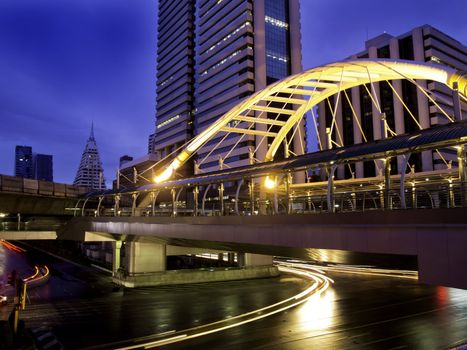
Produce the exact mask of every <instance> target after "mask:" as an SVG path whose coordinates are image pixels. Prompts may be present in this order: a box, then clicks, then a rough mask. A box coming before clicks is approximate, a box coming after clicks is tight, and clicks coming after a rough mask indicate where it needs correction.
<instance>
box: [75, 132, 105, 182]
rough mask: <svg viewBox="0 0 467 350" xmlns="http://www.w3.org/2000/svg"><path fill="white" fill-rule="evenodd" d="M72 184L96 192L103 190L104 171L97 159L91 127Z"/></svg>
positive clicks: (97, 154)
mask: <svg viewBox="0 0 467 350" xmlns="http://www.w3.org/2000/svg"><path fill="white" fill-rule="evenodd" d="M73 184H74V185H76V186H82V187H87V188H92V189H96V190H104V189H105V179H104V170H103V168H102V162H101V159H100V157H99V151H98V149H97V143H96V139H95V138H94V127H93V126H91V134H90V136H89V139H88V141H87V143H86V147H85V148H84V151H83V155H82V156H81V162H80V164H79V168H78V171H77V173H76V177H75V181H74V182H73Z"/></svg>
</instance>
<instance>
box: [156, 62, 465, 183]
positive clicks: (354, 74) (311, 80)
mask: <svg viewBox="0 0 467 350" xmlns="http://www.w3.org/2000/svg"><path fill="white" fill-rule="evenodd" d="M395 79H413V80H415V79H423V80H432V81H436V82H439V83H443V84H445V85H447V86H449V87H450V88H451V89H453V88H455V87H457V89H458V91H459V93H460V94H462V95H463V96H464V97H465V96H467V75H466V73H465V72H459V71H456V70H454V69H452V68H449V67H444V66H440V65H434V64H427V63H420V62H414V61H404V60H381V59H364V60H349V61H343V62H336V63H332V64H328V65H325V66H321V67H317V68H313V69H310V70H307V71H305V72H302V73H299V74H296V75H293V76H289V77H287V78H285V79H283V80H280V81H278V82H276V83H274V84H272V85H269V86H268V87H266V88H265V89H263V90H261V91H259V92H257V93H255V94H253V95H252V96H250V97H249V98H247V99H245V100H244V101H242V102H241V103H239V104H238V105H237V106H235V107H234V108H232V109H231V110H230V111H228V112H227V113H226V114H225V115H224V116H222V117H221V118H219V119H218V120H217V121H215V122H214V123H213V124H211V125H210V126H209V127H208V128H206V129H205V130H204V131H203V132H201V133H200V134H199V135H197V136H196V137H195V138H193V139H192V140H191V141H190V142H189V143H188V144H187V145H186V147H185V149H183V150H182V151H181V152H180V153H179V154H178V155H177V156H176V157H175V159H174V160H172V162H171V163H170V164H169V165H168V166H167V167H165V169H164V170H163V171H162V172H161V173H160V174H158V175H157V176H156V177H155V179H154V180H155V181H156V182H163V181H166V180H168V179H169V178H170V177H171V176H172V174H173V173H174V171H175V170H176V169H178V168H179V167H180V166H182V165H183V164H184V163H185V162H186V161H187V160H188V159H189V158H190V157H191V156H192V155H193V154H194V153H196V152H197V151H198V150H199V149H200V148H201V147H202V146H203V145H205V144H206V142H208V141H209V140H211V139H212V138H213V137H215V136H216V135H217V134H218V133H226V132H235V133H239V134H248V135H259V136H269V137H271V136H272V137H274V140H273V142H272V143H271V145H270V146H269V148H268V150H267V153H266V156H265V158H264V159H263V161H271V160H273V158H274V155H275V153H276V151H277V149H278V148H279V147H280V145H281V143H282V141H283V140H284V138H285V137H286V135H287V134H288V132H289V131H290V130H291V129H292V128H293V127H294V126H295V125H296V124H297V123H298V122H300V121H301V120H302V118H303V115H304V114H305V113H306V112H307V111H309V110H310V109H311V108H313V107H314V106H316V105H317V104H318V103H320V102H321V101H323V100H325V99H326V98H328V97H329V96H332V95H334V94H336V93H339V92H340V91H343V90H346V89H349V88H352V87H355V86H359V85H363V84H368V83H374V82H379V81H385V80H395ZM284 96H286V97H284ZM271 102H283V103H288V104H292V105H295V106H298V107H296V108H295V109H293V110H284V109H277V108H273V107H269V106H268V104H269V103H271ZM253 111H256V112H263V113H262V114H263V115H265V114H267V113H268V112H271V113H282V114H287V115H288V119H287V120H286V121H277V120H272V119H267V118H265V117H261V116H258V113H256V116H250V114H251V112H253ZM232 122H249V123H256V126H258V125H263V126H264V125H268V124H269V125H278V126H280V130H279V132H277V133H271V132H267V131H264V129H261V128H258V127H256V129H253V130H250V129H242V128H236V127H232V126H231V123H232Z"/></svg>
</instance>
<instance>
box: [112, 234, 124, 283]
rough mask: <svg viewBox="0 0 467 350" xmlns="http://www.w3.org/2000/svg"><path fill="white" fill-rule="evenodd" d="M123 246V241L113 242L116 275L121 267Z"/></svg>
mask: <svg viewBox="0 0 467 350" xmlns="http://www.w3.org/2000/svg"><path fill="white" fill-rule="evenodd" d="M121 248H122V241H115V242H112V275H113V276H116V275H117V271H118V269H119V268H120V251H121Z"/></svg>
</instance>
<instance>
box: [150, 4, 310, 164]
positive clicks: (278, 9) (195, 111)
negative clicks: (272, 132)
mask: <svg viewBox="0 0 467 350" xmlns="http://www.w3.org/2000/svg"><path fill="white" fill-rule="evenodd" d="M169 8H173V9H175V8H179V10H178V11H176V13H177V14H178V15H177V16H174V15H173V14H174V13H175V12H171V11H169V10H168V9H169ZM185 14H186V15H185ZM299 17H300V13H299V1H298V0H255V1H252V0H221V1H219V0H197V1H195V0H191V1H190V0H179V1H169V0H161V1H160V2H159V22H158V23H159V28H158V29H159V36H158V38H159V43H158V65H157V67H158V80H157V93H158V96H157V118H156V133H155V136H154V143H153V145H154V147H153V152H154V153H156V154H159V155H160V157H164V156H165V155H167V154H168V153H170V152H171V151H173V150H174V149H176V148H177V147H179V146H181V145H182V144H183V143H184V142H185V141H186V140H187V139H188V138H191V137H192V136H195V135H197V134H198V133H200V132H202V131H203V130H205V129H206V127H208V126H209V125H211V124H212V123H213V122H214V121H215V120H217V119H218V118H220V117H221V116H222V115H224V114H225V113H226V112H227V111H228V110H229V109H231V108H232V107H234V106H235V105H237V104H238V103H239V102H240V101H241V100H242V99H244V98H246V97H248V96H250V95H252V94H253V93H254V92H255V91H259V90H261V89H263V88H265V87H266V86H267V85H268V84H269V83H271V82H274V81H276V80H279V79H282V78H284V77H286V76H288V75H290V74H294V73H298V72H300V71H301V70H302V66H301V43H300V18H299ZM175 32H178V33H179V34H178V36H174V34H173V33H175ZM166 41H169V42H170V43H171V45H170V51H168V52H166V53H165V54H163V51H164V48H165V47H166V46H167V45H166V44H165V42H166ZM169 66H170V67H172V66H177V69H176V71H174V72H176V73H174V74H172V73H167V70H168V67H169ZM162 84H168V85H169V86H170V87H167V88H162ZM164 99H165V100H164ZM169 102H170V107H168V104H169ZM177 106H179V107H180V109H177V110H175V108H176V107H177ZM182 106H183V107H182ZM281 107H282V106H281ZM170 108H173V110H171V111H170V112H167V111H168V110H169V109H170ZM166 112H167V113H166ZM252 113H254V112H252ZM268 117H275V116H272V115H269V114H268ZM169 125H172V126H169ZM301 135H305V133H304V132H302V133H301ZM240 137H241V136H239V135H238V134H231V135H229V136H228V137H227V138H226V139H224V140H223V141H222V147H218V148H217V149H216V150H215V151H212V148H213V147H214V146H215V145H216V144H217V143H219V141H220V138H217V139H213V140H211V141H209V142H208V143H207V144H206V145H205V146H204V147H203V148H202V149H201V150H200V151H199V152H198V154H197V155H196V157H195V158H196V159H195V161H196V162H197V163H198V164H199V166H197V167H196V166H195V170H196V172H209V171H212V170H216V169H218V168H219V158H222V160H223V163H224V164H226V165H227V166H229V167H236V166H241V165H246V164H249V162H250V157H249V154H250V152H252V151H254V150H255V149H256V151H257V156H256V158H258V159H260V158H261V152H263V153H264V150H263V149H261V147H259V148H258V147H257V143H258V139H257V137H256V136H254V135H247V136H244V137H243V138H242V139H240ZM264 144H265V146H267V144H266V142H264ZM294 144H295V143H294ZM297 144H298V143H297ZM301 144H304V142H303V141H302V142H301ZM234 145H237V146H236V148H235V151H234V152H229V151H228V150H229V149H230V148H231V147H232V146H234ZM296 153H300V151H298V150H296Z"/></svg>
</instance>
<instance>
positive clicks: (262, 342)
mask: <svg viewBox="0 0 467 350" xmlns="http://www.w3.org/2000/svg"><path fill="white" fill-rule="evenodd" d="M0 249H1V254H2V257H3V259H4V260H5V261H7V262H8V266H12V264H14V265H17V264H16V263H18V264H19V262H20V261H22V260H23V265H18V266H26V265H27V264H28V263H36V261H37V259H39V260H40V263H41V264H47V265H48V266H49V267H50V270H51V275H52V277H51V278H50V281H49V283H48V284H47V285H44V286H42V287H38V288H36V289H33V290H31V291H30V293H29V297H30V298H29V299H30V302H29V303H28V304H27V307H26V310H25V311H23V312H22V313H21V318H22V319H23V320H25V322H26V325H27V327H30V328H31V329H34V330H37V329H41V328H42V329H48V330H50V331H51V332H52V333H53V334H54V336H55V337H56V338H57V339H58V340H59V341H60V343H62V344H63V345H64V347H65V348H66V349H78V348H101V349H103V348H107V349H109V348H130V347H129V345H128V344H133V345H135V346H133V347H131V348H138V344H143V343H149V340H151V342H152V343H153V345H146V348H151V347H154V346H160V348H164V349H199V348H205V349H215V348H222V349H310V348H313V349H336V348H343V349H376V348H377V349H380V348H381V349H448V348H450V347H452V346H455V345H456V344H460V343H463V342H467V291H465V290H460V289H453V288H446V287H436V286H426V285H421V284H419V283H417V281H416V280H414V279H413V278H407V276H405V277H394V276H384V275H379V274H373V273H372V272H371V271H368V270H365V271H361V272H365V273H350V272H349V271H336V270H333V269H329V270H325V271H324V272H325V274H326V276H329V277H330V278H332V279H333V280H334V281H335V283H333V284H332V286H331V287H330V288H329V289H327V290H326V291H324V292H323V293H322V294H321V295H320V296H319V297H316V298H310V299H309V300H307V301H306V302H304V303H302V304H301V305H298V306H296V307H294V308H290V309H287V310H285V311H282V312H278V313H276V314H273V315H271V316H268V317H265V318H260V319H258V320H256V321H253V322H250V323H246V324H243V325H239V326H237V327H232V328H229V329H225V330H222V331H219V332H215V333H211V334H208V335H204V336H201V337H194V338H191V339H181V340H182V341H180V342H172V343H170V344H169V343H164V342H159V343H155V344H154V341H153V339H154V337H155V336H156V337H157V338H158V339H169V338H170V337H173V335H174V334H183V332H184V330H187V329H193V328H196V327H199V326H202V325H205V324H209V323H213V322H216V321H219V320H228V319H232V318H235V316H238V315H241V314H244V313H248V312H250V311H252V310H256V309H260V308H264V307H267V306H268V305H271V304H275V303H278V302H280V301H282V300H284V299H287V298H290V297H291V296H294V295H296V294H297V293H300V292H301V291H303V290H305V289H306V288H307V287H309V286H310V284H311V283H312V281H310V280H308V279H305V278H300V277H297V276H295V275H292V274H289V273H283V274H282V276H281V277H279V278H273V279H261V280H249V281H230V282H217V283H206V284H192V285H181V286H165V287H156V288H138V289H133V290H130V289H124V290H118V291H116V290H115V289H113V288H112V285H111V283H110V281H109V278H108V277H107V276H105V275H102V274H101V273H99V272H97V271H96V270H93V269H89V268H83V267H81V266H77V265H73V264H69V263H67V262H64V261H62V260H60V259H56V258H54V257H50V256H48V255H43V254H41V253H39V252H34V251H32V250H29V251H28V252H27V254H28V255H25V254H19V253H14V252H11V251H6V250H5V249H3V248H2V247H0ZM294 264H296V262H294ZM408 277H410V276H408ZM146 340H147V341H146ZM124 344H125V345H124ZM139 348H143V346H141V347H139Z"/></svg>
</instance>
